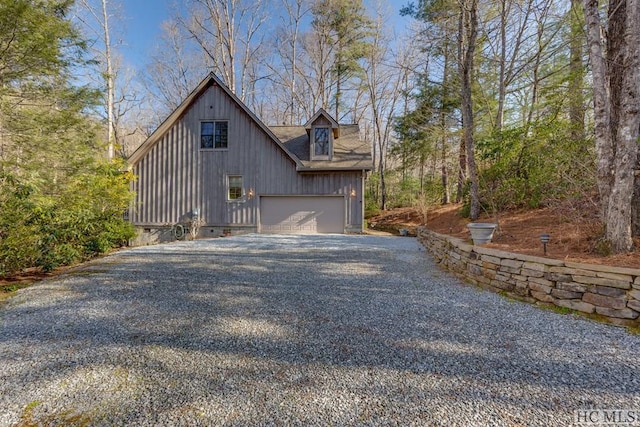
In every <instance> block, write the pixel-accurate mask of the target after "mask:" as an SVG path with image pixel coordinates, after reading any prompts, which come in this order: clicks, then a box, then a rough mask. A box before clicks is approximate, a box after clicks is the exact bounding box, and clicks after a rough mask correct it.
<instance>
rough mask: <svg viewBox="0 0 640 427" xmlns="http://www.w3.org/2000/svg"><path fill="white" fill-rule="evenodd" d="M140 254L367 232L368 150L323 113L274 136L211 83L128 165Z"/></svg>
mask: <svg viewBox="0 0 640 427" xmlns="http://www.w3.org/2000/svg"><path fill="white" fill-rule="evenodd" d="M129 166H130V168H131V170H132V171H133V173H134V174H135V175H136V176H137V180H136V181H135V182H134V183H133V184H132V186H133V191H134V192H135V194H136V196H135V201H134V203H133V205H132V207H131V209H130V211H129V220H130V221H131V222H132V223H133V224H134V225H135V226H136V228H137V229H138V231H139V232H138V236H137V238H136V239H135V241H134V242H132V243H133V244H134V245H135V244H137V245H140V244H150V243H156V242H162V241H170V240H174V239H175V238H179V237H181V234H182V232H183V231H184V229H185V228H186V227H188V226H189V224H190V223H193V220H194V219H198V220H199V224H200V225H201V227H200V228H199V232H198V236H199V237H214V236H220V235H227V234H237V233H247V232H258V233H347V232H362V231H363V225H364V180H365V176H366V173H367V171H369V170H371V167H372V162H371V149H370V145H369V144H368V143H366V142H363V141H361V140H360V137H359V128H358V125H356V124H351V125H343V124H339V123H337V122H336V121H335V120H334V119H333V118H332V117H331V116H330V115H329V114H327V112H325V111H324V110H320V111H318V112H317V113H316V114H315V115H314V116H313V117H311V118H309V121H308V122H307V123H306V124H305V125H304V126H276V127H268V126H266V125H265V124H264V123H262V121H260V119H258V118H257V117H256V115H255V114H254V113H252V112H251V111H250V110H249V109H248V108H247V107H246V106H245V105H244V104H243V103H242V102H241V101H240V100H239V99H238V98H237V97H236V96H235V95H234V94H233V93H232V92H231V91H230V90H229V89H228V88H227V87H226V86H225V85H224V84H223V83H222V81H221V80H220V79H219V78H218V77H217V76H215V75H214V74H210V75H209V76H207V77H206V78H205V79H204V80H203V81H202V82H201V83H200V84H199V85H198V87H197V88H196V89H195V90H194V91H193V92H192V93H191V94H190V95H189V96H188V97H187V98H186V99H185V100H184V102H183V103H182V104H181V105H180V106H179V107H178V108H177V109H176V110H175V111H174V112H173V113H172V114H171V115H170V116H169V117H168V118H167V119H166V120H165V121H164V122H163V123H162V124H161V125H160V126H159V127H158V129H156V131H155V132H154V133H153V134H151V135H150V136H149V138H148V139H147V140H146V141H145V142H144V143H143V144H142V145H141V146H140V147H139V148H138V149H137V150H136V151H135V152H134V153H133V154H132V155H131V156H130V158H129Z"/></svg>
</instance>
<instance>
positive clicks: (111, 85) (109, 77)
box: [102, 0, 116, 160]
mask: <svg viewBox="0 0 640 427" xmlns="http://www.w3.org/2000/svg"><path fill="white" fill-rule="evenodd" d="M102 19H103V21H102V29H103V30H104V49H105V50H104V53H105V60H106V63H107V64H106V65H107V70H106V71H107V72H106V75H105V80H106V84H107V128H108V130H107V132H108V133H107V135H108V136H107V143H108V148H107V158H108V159H109V160H112V159H113V156H114V155H115V132H114V126H115V124H114V108H115V98H116V97H115V79H114V76H113V65H112V58H111V34H109V14H108V13H107V0H102Z"/></svg>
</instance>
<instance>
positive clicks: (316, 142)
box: [313, 127, 329, 156]
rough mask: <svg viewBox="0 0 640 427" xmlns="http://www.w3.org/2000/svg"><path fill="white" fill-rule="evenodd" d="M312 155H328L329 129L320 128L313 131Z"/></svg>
mask: <svg viewBox="0 0 640 427" xmlns="http://www.w3.org/2000/svg"><path fill="white" fill-rule="evenodd" d="M313 155H314V156H328V155H329V128H327V127H321V128H314V129H313Z"/></svg>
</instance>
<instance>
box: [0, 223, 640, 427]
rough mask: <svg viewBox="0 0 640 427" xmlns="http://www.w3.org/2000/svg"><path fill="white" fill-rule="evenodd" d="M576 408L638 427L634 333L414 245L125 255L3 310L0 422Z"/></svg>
mask: <svg viewBox="0 0 640 427" xmlns="http://www.w3.org/2000/svg"><path fill="white" fill-rule="evenodd" d="M586 408H599V409H625V410H633V411H637V412H636V413H637V417H638V418H636V420H638V422H636V423H635V424H620V425H625V426H627V425H638V424H640V336H638V335H631V334H629V333H628V332H627V331H626V330H624V329H622V328H618V327H614V326H609V325H603V324H598V323H595V322H592V321H589V320H586V319H583V318H578V317H574V316H572V315H561V314H558V313H555V312H551V311H546V310H542V309H540V308H537V307H535V306H531V305H527V304H523V303H519V302H513V301H510V300H507V299H505V298H503V297H500V296H498V295H495V294H492V293H489V292H486V291H482V290H479V289H476V288H474V287H472V286H469V285H465V284H463V283H461V282H460V281H459V280H457V279H454V278H452V277H450V276H448V275H447V274H446V273H445V272H443V271H441V270H439V268H438V267H437V266H436V265H435V264H434V263H433V261H432V260H431V259H430V257H429V256H428V255H427V254H426V253H425V251H424V249H423V248H421V247H420V245H419V244H418V243H417V242H416V240H415V239H412V238H400V237H382V236H333V235H332V236H264V235H249V236H238V237H229V238H220V239H213V240H200V241H196V242H181V243H175V244H168V245H158V246H151V247H141V248H134V249H131V250H126V251H122V252H119V253H116V254H114V255H111V256H108V257H106V258H103V259H100V260H97V261H93V262H91V263H88V264H85V265H84V266H82V267H80V268H78V269H75V270H72V271H71V272H69V273H68V274H65V275H63V276H59V277H57V278H55V279H51V280H46V281H44V282H41V283H40V284H38V285H36V286H33V287H31V288H28V289H24V290H22V291H20V292H19V293H18V295H17V296H16V297H14V298H12V299H11V300H10V301H9V302H8V303H7V304H5V305H4V306H2V307H0V425H1V426H11V425H14V424H16V423H17V424H20V423H22V425H31V424H30V423H33V424H35V425H37V424H38V423H39V424H40V425H52V424H53V425H55V424H58V425H154V426H155V425H167V426H168V425H172V426H173V425H403V426H404V425H428V426H430V425H433V426H438V425H441V426H562V425H573V424H574V413H575V411H576V410H578V409H586ZM601 414H603V412H599V413H596V416H601ZM591 419H593V414H592V418H591ZM591 425H593V424H591Z"/></svg>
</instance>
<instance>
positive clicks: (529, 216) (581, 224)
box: [368, 204, 640, 268]
mask: <svg viewBox="0 0 640 427" xmlns="http://www.w3.org/2000/svg"><path fill="white" fill-rule="evenodd" d="M460 208H461V205H456V204H452V205H447V206H440V207H436V208H433V209H430V210H429V211H428V212H426V219H425V215H424V214H423V213H421V212H420V211H418V210H417V209H414V208H401V209H393V210H390V211H386V212H383V213H381V214H380V215H376V216H374V217H371V218H368V223H369V225H370V227H371V226H373V228H372V229H373V230H383V231H389V232H391V233H393V234H398V229H400V228H407V229H409V230H410V232H412V233H415V228H416V227H417V226H419V225H426V226H427V227H428V228H429V229H431V230H433V231H435V232H438V233H442V234H448V235H451V236H455V237H459V238H461V239H464V240H469V241H470V235H469V232H468V230H467V228H466V224H467V223H468V222H469V220H468V219H467V218H463V217H462V216H461V215H460ZM478 222H496V218H494V217H488V216H486V215H485V216H483V217H481V218H480V219H479V220H478ZM497 222H498V224H499V230H498V231H497V232H496V235H494V238H493V241H492V242H491V243H489V244H487V245H486V246H487V247H491V248H496V249H500V250H504V251H509V252H516V253H522V254H528V255H535V256H544V253H543V246H542V243H540V235H541V234H543V233H546V234H549V235H551V242H550V243H549V244H548V245H547V257H548V258H555V259H564V260H569V261H574V262H588V263H596V264H607V265H613V266H619V267H632V268H640V252H639V251H638V250H636V251H635V252H634V253H632V254H625V255H612V256H602V255H600V254H598V247H599V246H600V243H599V242H600V240H599V238H600V236H601V234H602V230H601V227H600V225H599V224H598V222H597V221H596V219H595V215H594V212H593V210H592V209H589V208H584V209H581V210H572V211H568V210H567V209H564V210H562V209H560V208H556V209H552V208H544V209H537V210H527V211H515V212H505V213H501V214H500V215H499V216H498V218H497ZM636 247H637V248H638V247H640V239H638V240H636Z"/></svg>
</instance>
